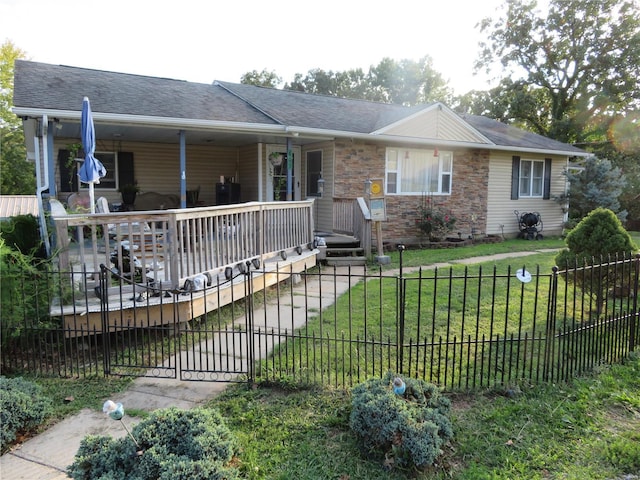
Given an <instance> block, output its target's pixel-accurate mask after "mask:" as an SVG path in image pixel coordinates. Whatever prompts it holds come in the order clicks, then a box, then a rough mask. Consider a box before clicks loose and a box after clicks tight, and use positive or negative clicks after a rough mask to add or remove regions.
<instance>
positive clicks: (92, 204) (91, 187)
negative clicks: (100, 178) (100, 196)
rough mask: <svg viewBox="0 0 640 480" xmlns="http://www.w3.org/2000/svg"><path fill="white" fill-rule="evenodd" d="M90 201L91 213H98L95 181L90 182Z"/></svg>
mask: <svg viewBox="0 0 640 480" xmlns="http://www.w3.org/2000/svg"><path fill="white" fill-rule="evenodd" d="M89 201H90V202H91V203H90V205H89V209H90V211H91V213H96V199H95V193H94V191H93V182H91V183H90V184H89Z"/></svg>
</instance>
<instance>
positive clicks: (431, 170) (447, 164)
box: [386, 148, 453, 195]
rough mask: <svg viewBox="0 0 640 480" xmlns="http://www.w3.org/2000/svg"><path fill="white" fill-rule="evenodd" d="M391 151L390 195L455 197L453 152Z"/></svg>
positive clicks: (388, 169)
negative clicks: (453, 190) (452, 182)
mask: <svg viewBox="0 0 640 480" xmlns="http://www.w3.org/2000/svg"><path fill="white" fill-rule="evenodd" d="M434 153H435V152H434V151H433V150H431V149H429V150H419V149H407V148H398V149H395V148H389V149H387V162H386V192H387V193H389V194H402V195H414V194H417V195H424V194H442V195H448V194H450V193H451V181H452V172H453V152H439V153H438V154H437V156H436V155H434Z"/></svg>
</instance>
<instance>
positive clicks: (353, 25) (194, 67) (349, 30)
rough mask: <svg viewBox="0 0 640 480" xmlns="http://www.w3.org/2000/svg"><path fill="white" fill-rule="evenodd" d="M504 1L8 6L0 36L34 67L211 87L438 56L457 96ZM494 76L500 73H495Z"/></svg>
mask: <svg viewBox="0 0 640 480" xmlns="http://www.w3.org/2000/svg"><path fill="white" fill-rule="evenodd" d="M503 3H504V0H444V1H442V0H441V1H434V0H406V1H405V0H397V1H395V2H393V1H385V2H380V1H378V0H365V1H360V0H340V1H336V0H324V1H322V2H305V1H304V0H295V1H294V0H271V1H269V0H248V1H243V0H227V1H216V0H182V1H180V2H174V1H171V2H163V1H157V0H153V1H151V0H127V1H125V0H111V1H107V2H105V1H100V2H98V1H96V0H0V19H1V20H0V25H1V26H0V40H1V41H2V42H4V41H5V40H11V41H12V42H13V43H14V44H15V45H16V47H18V48H20V49H22V50H24V51H25V52H26V54H27V58H28V59H29V60H33V61H38V62H45V63H52V64H61V65H71V66H77V67H86V68H94V69H99V70H109V71H114V72H125V73H134V74H140V75H150V76H159V77H167V78H174V79H180V80H188V81H192V82H201V83H211V82H212V81H213V80H223V81H228V82H239V81H240V77H241V76H242V74H244V73H246V72H248V71H251V70H258V71H261V70H262V69H267V70H269V71H275V72H276V73H277V74H278V75H279V76H281V77H282V78H283V80H284V81H289V82H290V81H291V80H293V76H294V74H295V73H302V74H306V73H307V72H308V71H309V70H310V69H313V68H321V69H324V70H333V71H344V70H348V69H352V68H358V67H360V68H362V69H363V70H364V71H365V72H366V71H367V70H368V69H369V67H370V66H371V65H377V64H378V63H379V62H380V60H382V59H383V58H384V57H390V58H392V59H394V60H401V59H411V60H415V61H417V60H420V59H421V58H422V57H424V56H425V55H429V56H431V57H432V59H433V65H434V68H435V69H436V70H437V71H439V72H440V73H441V74H442V75H443V77H444V78H445V79H446V80H448V82H449V86H450V87H451V88H453V90H454V92H455V93H456V94H462V93H465V92H467V91H468V90H471V89H482V90H486V89H487V88H489V84H488V83H487V80H488V79H487V77H486V76H482V75H480V76H474V75H473V62H474V60H475V59H476V58H477V57H478V51H479V48H478V41H479V40H480V34H479V31H478V29H477V28H476V27H475V26H476V24H477V23H478V22H479V21H480V20H481V19H482V18H483V17H486V16H497V15H498V14H499V13H500V12H501V11H500V10H499V6H500V5H502V4H503ZM495 73H496V74H497V73H498V72H495Z"/></svg>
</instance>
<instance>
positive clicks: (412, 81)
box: [369, 55, 451, 105]
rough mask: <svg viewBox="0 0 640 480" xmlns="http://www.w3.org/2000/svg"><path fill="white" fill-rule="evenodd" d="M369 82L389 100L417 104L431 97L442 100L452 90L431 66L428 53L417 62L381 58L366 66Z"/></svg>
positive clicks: (428, 100)
mask: <svg viewBox="0 0 640 480" xmlns="http://www.w3.org/2000/svg"><path fill="white" fill-rule="evenodd" d="M369 83H370V86H371V87H372V88H374V89H376V88H377V89H380V90H382V92H384V96H385V100H386V101H387V102H389V103H398V104H403V105H416V104H420V103H425V102H431V101H434V100H442V101H445V100H446V99H447V98H448V97H449V96H450V95H451V92H450V90H449V89H448V88H447V83H446V82H445V80H444V79H443V78H442V75H441V74H440V73H439V72H437V71H436V70H435V69H434V68H433V62H432V59H431V57H429V56H428V55H427V56H425V57H423V58H421V59H420V60H419V61H417V62H416V61H413V60H407V59H404V60H400V61H396V60H392V59H390V58H383V59H382V61H381V62H380V63H379V64H378V65H377V66H375V67H371V68H370V69H369Z"/></svg>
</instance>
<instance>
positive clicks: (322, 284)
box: [1, 256, 640, 390]
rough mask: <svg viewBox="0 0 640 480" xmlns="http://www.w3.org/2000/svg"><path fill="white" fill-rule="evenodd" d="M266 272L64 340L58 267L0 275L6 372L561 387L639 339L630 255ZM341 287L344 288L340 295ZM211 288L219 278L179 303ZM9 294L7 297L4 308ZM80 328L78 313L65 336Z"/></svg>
mask: <svg viewBox="0 0 640 480" xmlns="http://www.w3.org/2000/svg"><path fill="white" fill-rule="evenodd" d="M107 273H108V272H103V273H102V278H103V281H106V274H107ZM263 274H264V272H263V271H262V270H261V269H260V268H258V267H255V266H250V265H248V268H247V269H244V270H243V271H242V272H239V273H237V274H236V276H235V277H234V278H233V279H229V281H232V282H233V281H235V282H239V285H241V286H242V288H239V289H236V290H235V292H236V293H234V294H233V295H235V297H234V298H233V299H232V300H233V301H232V303H230V304H229V306H228V307H226V308H225V309H219V310H217V311H215V312H210V313H209V314H207V315H202V316H199V317H197V318H194V319H193V320H192V321H190V322H189V323H188V325H184V324H180V323H178V322H177V321H175V322H173V323H171V322H162V325H155V324H151V323H149V324H148V325H147V326H146V327H143V328H141V327H140V326H139V325H134V324H131V323H128V322H126V321H124V320H123V321H121V322H119V323H116V324H114V325H111V326H109V327H108V329H107V330H105V331H106V332H107V333H104V332H103V333H101V334H96V333H97V332H93V333H92V332H88V331H86V330H83V331H82V332H80V333H81V334H78V332H75V333H74V334H73V335H70V334H69V333H70V332H68V331H66V330H65V329H63V328H61V326H60V322H59V319H58V318H56V317H55V315H54V316H52V315H50V310H49V308H48V307H49V305H50V304H51V302H52V298H51V295H52V293H51V292H55V291H56V290H57V289H60V288H61V287H60V286H59V285H64V284H65V283H66V280H62V281H61V280H60V279H59V278H58V277H59V276H60V275H69V274H68V273H65V274H60V273H53V274H51V273H43V274H38V275H35V276H33V277H28V276H26V275H25V274H17V275H16V276H15V280H14V281H12V282H7V281H5V280H4V279H3V283H2V289H3V292H2V293H3V319H2V332H1V333H2V342H3V345H2V347H3V348H2V372H3V373H17V372H23V371H32V372H34V373H39V374H47V375H63V376H84V375H94V374H97V375H105V374H108V375H114V374H115V375H155V376H159V377H170V378H177V377H179V378H181V379H184V380H208V381H248V382H254V381H262V380H268V381H283V380H286V381H294V382H300V383H323V384H332V385H336V386H349V385H353V384H355V383H358V382H361V381H363V380H364V379H366V378H369V377H371V376H382V375H384V373H386V372H387V371H388V370H392V371H395V372H397V373H399V374H401V375H407V376H411V377H417V378H422V379H425V380H427V381H429V382H433V383H435V384H437V385H439V386H440V387H442V388H443V389H446V390H472V389H478V388H490V387H495V386H507V385H512V384H517V383H518V382H533V383H535V382H547V381H554V382H555V381H568V380H570V379H571V378H572V377H573V376H575V375H578V374H581V373H584V372H587V371H589V370H590V369H592V368H593V367H594V366H597V365H599V364H602V363H613V362H618V361H620V360H622V359H624V357H625V356H627V355H628V354H629V353H630V352H632V351H634V350H637V348H638V345H639V344H640V313H639V305H638V293H639V292H638V290H639V288H638V283H639V281H638V279H639V277H640V256H634V257H630V258H620V259H613V260H610V261H606V262H603V263H601V264H599V265H596V266H587V267H578V266H575V267H573V268H570V269H566V270H561V269H557V268H554V269H553V270H552V271H546V272H541V271H539V269H537V268H536V269H531V271H529V272H520V275H518V272H517V270H516V269H512V268H511V267H509V268H508V269H506V270H497V269H496V267H494V268H491V269H486V268H478V269H477V270H474V271H472V269H471V268H468V267H466V268H465V267H460V268H447V269H427V268H424V269H420V270H417V271H411V272H408V271H403V269H402V268H401V269H400V272H399V273H398V272H383V271H380V270H377V271H366V270H365V271H364V272H362V271H361V270H358V271H356V270H355V269H354V270H352V269H335V268H325V267H321V268H314V269H307V270H305V271H303V272H300V273H296V275H295V276H296V277H298V276H299V278H298V281H297V282H294V281H293V280H294V275H286V274H282V277H281V278H279V279H277V280H278V281H276V282H274V284H273V286H272V287H270V289H269V290H267V291H266V293H265V292H259V291H258V290H257V289H256V285H258V284H259V279H260V277H261V276H262V275H263ZM277 275H281V273H277ZM522 280H529V281H522ZM344 282H348V283H349V285H352V286H351V288H350V289H348V290H347V292H346V293H344V294H341V293H340V290H339V288H337V285H338V284H341V283H344ZM7 285H13V287H12V288H13V293H11V292H9V291H7V290H5V289H6V288H9V287H7ZM221 290H222V288H221V285H220V284H216V285H212V286H210V287H208V288H206V289H204V290H203V291H201V292H190V293H189V295H191V299H192V300H195V299H196V297H197V296H199V295H200V296H202V295H205V296H216V295H220V292H221ZM166 293H169V294H168V295H163V296H162V298H163V299H164V300H162V301H164V302H166V303H167V304H168V305H169V306H171V305H174V303H175V302H177V301H178V295H176V294H175V292H174V293H170V292H166ZM5 294H9V295H11V296H12V297H13V301H12V302H11V304H10V305H8V308H9V310H5V308H6V306H5V303H4V302H5ZM179 295H184V294H179ZM74 301H75V302H76V303H78V304H79V305H82V303H83V302H84V299H83V298H75V299H74ZM43 306H45V307H46V309H45V311H42V310H41V307H43ZM106 308H108V306H107V305H105V309H106ZM138 308H140V309H142V310H143V309H144V308H145V304H144V303H142V304H141V305H139V307H138ZM167 311H171V308H168V309H167ZM81 325H82V317H78V323H77V325H76V327H75V328H82V327H81ZM68 328H70V327H68ZM68 328H67V330H68Z"/></svg>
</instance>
